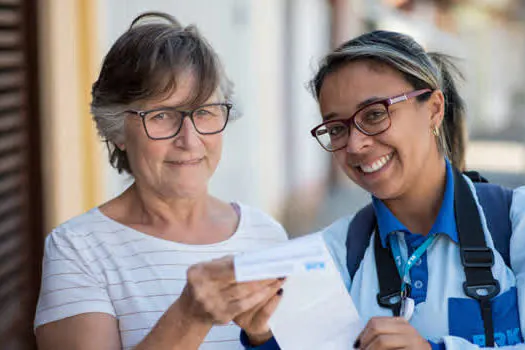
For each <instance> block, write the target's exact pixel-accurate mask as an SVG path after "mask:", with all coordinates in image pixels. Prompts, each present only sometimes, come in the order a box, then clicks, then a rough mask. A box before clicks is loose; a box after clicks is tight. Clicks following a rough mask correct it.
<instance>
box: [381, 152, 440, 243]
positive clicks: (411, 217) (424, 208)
mask: <svg viewBox="0 0 525 350" xmlns="http://www.w3.org/2000/svg"><path fill="white" fill-rule="evenodd" d="M419 174H420V175H419V176H418V177H417V178H416V179H415V181H414V182H413V184H412V185H411V186H410V190H408V191H407V192H406V193H404V194H403V195H402V196H401V197H399V198H396V199H389V200H385V201H384V203H385V205H386V206H387V207H388V208H389V209H390V211H391V212H392V213H393V214H394V215H395V216H396V217H397V218H398V220H399V221H401V223H403V225H405V226H406V227H407V229H409V230H410V232H413V233H420V234H423V235H427V234H428V232H429V231H430V229H431V228H432V225H433V224H434V221H435V220H436V217H437V215H438V213H439V210H440V208H441V203H442V202H443V196H444V193H445V185H446V165H445V160H444V159H443V158H442V157H441V156H440V157H439V159H437V160H436V161H433V162H432V164H425V167H424V170H423V171H421V172H420V173H419Z"/></svg>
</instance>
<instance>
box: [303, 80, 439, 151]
mask: <svg viewBox="0 0 525 350" xmlns="http://www.w3.org/2000/svg"><path fill="white" fill-rule="evenodd" d="M427 92H432V90H430V89H422V90H416V91H412V92H410V93H407V94H401V95H397V96H394V97H389V98H385V99H383V100H379V101H374V102H372V103H370V104H367V105H365V106H363V107H361V108H359V109H358V110H357V111H356V112H355V113H354V114H353V115H352V116H351V117H350V118H345V119H336V120H329V121H326V122H324V123H321V124H319V125H318V126H316V127H315V128H313V129H312V130H311V131H310V133H311V134H312V136H313V137H315V138H316V140H317V141H318V142H319V144H320V145H321V147H323V148H324V149H325V150H327V151H328V152H335V151H339V150H340V149H343V148H345V147H346V145H347V143H348V137H349V135H350V125H351V124H352V123H353V124H354V125H355V127H356V128H357V130H359V131H361V132H362V133H363V134H365V135H368V136H374V135H378V134H380V133H382V132H385V131H386V130H387V129H388V128H389V127H390V124H391V119H390V112H389V110H388V107H390V106H391V105H393V104H396V103H399V102H402V101H406V100H408V99H410V98H413V97H417V96H420V95H423V94H425V93H427Z"/></svg>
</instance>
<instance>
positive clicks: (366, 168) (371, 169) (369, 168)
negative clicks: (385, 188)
mask: <svg viewBox="0 0 525 350" xmlns="http://www.w3.org/2000/svg"><path fill="white" fill-rule="evenodd" d="M393 155H394V153H390V154H387V155H384V156H382V157H381V158H379V159H378V160H376V161H374V162H373V163H371V164H359V165H357V166H355V167H356V168H358V169H359V170H361V171H362V172H363V173H365V174H371V173H375V172H376V171H379V170H381V169H383V167H384V166H385V165H387V164H388V162H389V161H390V160H391V159H392V156H393Z"/></svg>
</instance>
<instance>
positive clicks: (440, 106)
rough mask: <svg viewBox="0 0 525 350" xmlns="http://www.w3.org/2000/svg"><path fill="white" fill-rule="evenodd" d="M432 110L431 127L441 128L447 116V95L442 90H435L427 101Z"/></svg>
mask: <svg viewBox="0 0 525 350" xmlns="http://www.w3.org/2000/svg"><path fill="white" fill-rule="evenodd" d="M427 106H428V108H429V111H430V125H431V127H437V128H439V127H440V126H441V124H442V123H443V119H444V118H445V96H444V95H443V92H442V91H441V90H435V91H434V92H432V95H430V98H429V99H428V101H427Z"/></svg>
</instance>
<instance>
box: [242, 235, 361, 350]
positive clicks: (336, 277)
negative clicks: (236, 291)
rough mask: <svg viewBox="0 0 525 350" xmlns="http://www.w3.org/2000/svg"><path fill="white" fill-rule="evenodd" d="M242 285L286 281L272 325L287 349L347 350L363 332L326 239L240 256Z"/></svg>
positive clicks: (297, 241) (298, 241)
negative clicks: (259, 281)
mask: <svg viewBox="0 0 525 350" xmlns="http://www.w3.org/2000/svg"><path fill="white" fill-rule="evenodd" d="M234 264H235V276H236V279H237V281H239V282H240V281H253V280H259V279H267V278H277V277H285V276H287V277H288V278H287V282H286V283H285V285H284V287H283V289H284V294H283V297H282V300H281V302H280V304H279V306H278V307H277V310H276V311H275V313H274V314H273V316H272V317H271V319H270V321H269V324H270V327H271V329H272V332H273V334H274V336H275V338H276V340H277V342H278V343H279V346H280V347H281V349H283V350H296V349H302V350H308V349H312V350H313V349H316V350H317V349H323V350H347V349H352V348H353V347H352V345H353V343H354V341H355V338H356V337H357V335H358V334H359V332H360V331H361V329H362V328H363V325H362V324H361V321H360V320H359V316H358V314H357V310H356V308H355V306H354V304H353V302H352V299H351V297H350V295H349V294H348V292H347V290H346V288H345V286H344V283H343V281H342V279H341V276H340V274H339V271H338V270H337V267H336V266H335V264H334V262H333V260H332V257H331V255H330V252H329V251H328V249H327V248H326V245H325V243H324V239H323V237H322V235H321V234H314V235H309V236H305V237H301V238H297V239H294V240H290V241H288V242H285V243H283V244H280V245H278V246H276V247H272V248H269V249H267V250H263V251H259V252H252V253H249V254H246V255H241V256H236V257H235V260H234Z"/></svg>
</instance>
